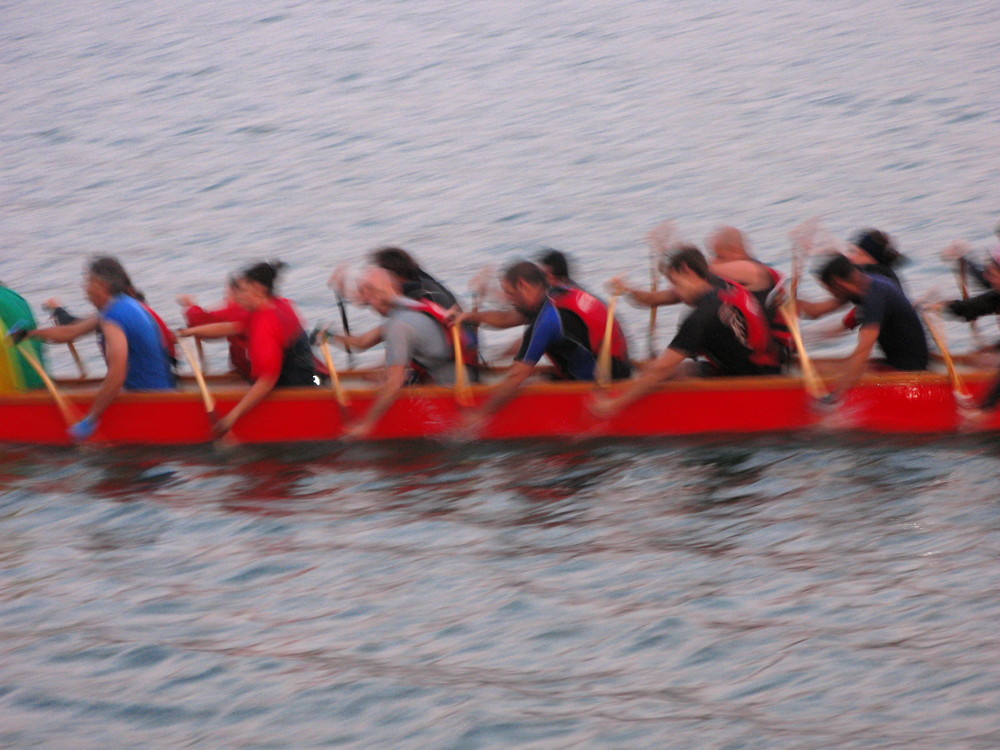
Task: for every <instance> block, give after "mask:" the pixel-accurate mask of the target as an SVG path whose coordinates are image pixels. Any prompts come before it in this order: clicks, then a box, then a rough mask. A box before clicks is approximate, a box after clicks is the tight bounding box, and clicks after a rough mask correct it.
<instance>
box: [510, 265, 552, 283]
mask: <svg viewBox="0 0 1000 750" xmlns="http://www.w3.org/2000/svg"><path fill="white" fill-rule="evenodd" d="M503 280H504V281H506V282H507V283H508V284H511V285H514V286H516V285H517V282H519V281H527V282H528V283H529V284H531V285H532V286H544V287H547V286H548V285H549V282H548V281H546V280H545V274H544V273H542V269H541V268H539V267H538V266H536V265H535V264H534V263H532V262H531V261H530V260H522V261H518V262H517V263H514V264H513V265H510V266H508V267H507V269H506V270H505V271H504V272H503Z"/></svg>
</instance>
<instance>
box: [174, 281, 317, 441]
mask: <svg viewBox="0 0 1000 750" xmlns="http://www.w3.org/2000/svg"><path fill="white" fill-rule="evenodd" d="M284 267H285V264H284V263H281V262H272V263H256V264H254V265H252V266H250V267H249V268H247V269H245V270H244V271H242V272H241V273H240V275H239V276H238V277H237V280H236V286H235V289H234V293H233V297H234V299H235V300H236V302H237V303H238V304H239V305H240V307H242V308H243V309H244V310H245V311H246V317H245V318H244V319H243V320H238V321H231V322H226V323H209V324H207V325H203V326H195V327H193V328H185V329H182V330H180V331H178V333H179V334H180V335H181V336H199V337H201V338H226V337H229V336H236V335H240V334H245V335H246V339H247V352H248V354H249V357H250V376H251V379H252V380H253V384H252V385H251V386H250V389H249V390H248V391H247V392H246V394H245V395H244V396H243V398H242V399H240V401H239V403H238V404H236V406H235V407H233V410H232V411H230V412H229V413H228V414H226V416H224V417H223V418H222V419H220V420H219V421H218V423H217V424H215V425H214V426H213V432H214V433H215V435H216V436H217V437H222V436H223V435H225V434H226V433H227V432H229V431H230V430H231V429H232V428H233V425H234V424H236V422H237V421H238V420H239V419H240V418H241V417H243V416H244V415H245V414H246V413H247V412H249V411H250V410H251V409H253V408H254V407H255V406H257V404H259V403H260V402H261V401H263V400H264V399H265V398H266V397H267V395H268V394H269V393H270V392H271V391H272V390H274V388H276V387H278V388H281V387H292V386H312V385H316V382H315V380H314V376H315V368H314V366H313V357H312V349H311V348H310V347H309V339H308V337H307V336H306V333H305V329H304V328H303V326H302V321H301V319H300V318H299V314H298V312H297V311H296V309H295V307H294V306H293V305H292V303H291V301H289V300H287V299H285V298H284V297H279V296H277V295H276V294H275V293H274V292H275V281H276V280H277V277H278V275H279V273H280V272H281V270H282V269H283V268H284Z"/></svg>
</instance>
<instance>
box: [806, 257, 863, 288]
mask: <svg viewBox="0 0 1000 750" xmlns="http://www.w3.org/2000/svg"><path fill="white" fill-rule="evenodd" d="M857 270H858V269H857V266H855V265H854V264H853V263H851V259H850V258H848V257H847V256H846V255H841V254H840V253H838V254H837V255H834V256H833V257H832V258H830V260H828V261H827V262H826V263H824V264H823V266H822V267H821V268H820V269H819V270H818V271H816V276H817V277H819V280H820V282H821V283H822V284H823V285H824V286H829V285H830V284H831V283H832V282H834V281H847V280H848V279H850V278H851V277H852V276H853V275H854V272H855V271H857Z"/></svg>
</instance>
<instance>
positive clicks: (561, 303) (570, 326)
mask: <svg viewBox="0 0 1000 750" xmlns="http://www.w3.org/2000/svg"><path fill="white" fill-rule="evenodd" d="M500 286H501V287H502V288H503V292H504V296H505V297H506V298H507V301H508V302H510V304H511V305H512V307H513V308H514V309H513V310H509V311H508V310H484V311H479V312H469V313H463V314H462V315H460V316H459V317H458V322H459V323H474V324H484V325H488V326H491V327H495V328H508V327H511V326H513V325H518V324H523V323H527V325H528V327H527V329H526V330H525V332H524V337H523V338H522V341H521V347H520V349H519V350H518V352H517V354H516V355H515V356H514V365H513V366H512V367H511V369H510V371H509V372H508V373H507V376H506V377H505V378H504V379H503V380H502V381H501V382H500V383H499V384H498V385H496V386H494V387H493V388H492V389H491V391H490V395H489V398H487V400H486V402H485V403H484V404H483V405H482V406H480V407H478V408H476V409H473V410H471V411H469V412H468V413H467V414H466V415H465V418H464V419H463V422H462V426H461V428H460V431H461V432H464V433H467V434H468V433H475V432H477V431H478V430H479V429H481V428H482V427H483V425H484V424H485V422H486V420H487V419H489V417H490V416H491V415H493V414H494V413H495V412H497V411H499V410H500V408H501V407H503V406H504V405H505V404H506V403H507V402H508V401H510V400H511V399H512V398H513V397H514V396H515V395H516V394H517V392H518V390H519V389H520V388H521V386H522V385H523V384H524V382H525V381H526V380H527V379H528V378H529V377H531V375H532V374H534V372H535V368H536V367H537V366H538V362H539V360H541V358H542V357H543V356H546V355H547V356H548V358H549V359H550V360H551V361H552V363H553V364H554V365H555V367H556V372H557V377H559V378H560V379H563V380H594V379H595V377H596V369H597V356H598V354H599V347H600V342H601V338H602V335H603V333H604V328H605V326H606V324H607V319H608V309H607V306H605V305H604V303H603V302H601V301H600V300H598V299H597V298H596V297H594V296H593V295H591V294H588V293H586V292H584V291H582V290H580V289H567V288H550V287H549V284H548V281H547V280H546V278H545V274H544V273H543V272H542V270H541V269H540V268H539V267H538V266H537V265H535V264H534V263H531V262H528V261H521V262H518V263H515V264H513V265H512V266H510V267H508V268H507V269H506V270H505V271H504V273H503V275H502V277H501V279H500ZM615 330H617V332H618V335H617V336H613V343H612V352H611V354H612V357H611V377H612V378H614V379H620V378H626V377H628V376H629V374H630V371H631V369H630V365H629V361H628V349H627V345H626V342H625V336H624V333H622V332H621V329H620V328H618V329H615Z"/></svg>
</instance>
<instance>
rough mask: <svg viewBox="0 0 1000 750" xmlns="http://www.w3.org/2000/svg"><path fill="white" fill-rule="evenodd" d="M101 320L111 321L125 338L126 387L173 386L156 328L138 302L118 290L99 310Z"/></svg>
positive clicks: (165, 387)
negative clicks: (106, 304) (115, 295)
mask: <svg viewBox="0 0 1000 750" xmlns="http://www.w3.org/2000/svg"><path fill="white" fill-rule="evenodd" d="M101 320H107V321H109V322H111V323H114V324H115V325H117V326H118V327H119V328H121V329H122V331H124V332H125V339H126V341H128V372H127V373H126V375H125V389H126V390H129V391H159V390H164V389H168V388H173V387H174V376H173V373H171V372H170V362H169V360H168V359H167V352H166V349H164V347H163V338H162V336H161V335H160V329H159V327H158V326H157V325H156V321H155V320H153V316H152V315H150V314H149V313H148V312H146V309H145V308H144V307H143V306H142V305H140V304H139V303H138V302H137V301H136V300H134V299H133V298H132V297H129V296H127V295H124V294H121V295H119V296H117V297H114V298H113V299H112V300H111V302H110V303H108V306H107V307H106V308H104V310H102V311H101Z"/></svg>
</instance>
